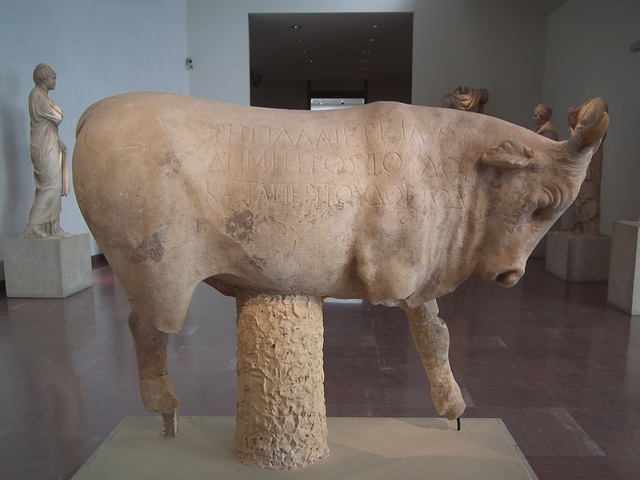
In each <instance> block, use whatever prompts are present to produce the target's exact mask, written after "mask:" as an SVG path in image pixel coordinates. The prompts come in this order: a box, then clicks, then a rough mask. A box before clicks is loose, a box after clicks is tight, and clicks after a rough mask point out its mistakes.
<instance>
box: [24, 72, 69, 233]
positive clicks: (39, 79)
mask: <svg viewBox="0 0 640 480" xmlns="http://www.w3.org/2000/svg"><path fill="white" fill-rule="evenodd" d="M33 81H34V83H35V87H34V88H33V90H31V92H30V93H29V118H30V124H31V135H30V140H31V143H30V149H29V150H30V153H31V163H32V164H33V181H34V184H35V188H36V192H35V196H34V199H33V205H32V207H31V211H30V212H29V221H28V224H27V227H26V228H25V230H24V232H23V233H22V235H21V236H22V237H59V236H63V235H64V234H65V232H64V230H62V228H60V211H61V210H62V202H61V197H62V196H66V195H67V194H68V193H69V168H68V166H67V147H66V146H65V144H64V143H62V141H60V137H59V136H58V125H60V122H62V109H61V108H60V107H59V106H58V105H56V104H55V103H54V102H53V100H51V98H50V97H49V95H48V93H49V91H50V90H53V89H54V88H55V87H56V72H55V71H54V70H53V68H51V67H50V66H48V65H45V64H44V63H41V64H39V65H38V66H36V68H35V69H34V70H33Z"/></svg>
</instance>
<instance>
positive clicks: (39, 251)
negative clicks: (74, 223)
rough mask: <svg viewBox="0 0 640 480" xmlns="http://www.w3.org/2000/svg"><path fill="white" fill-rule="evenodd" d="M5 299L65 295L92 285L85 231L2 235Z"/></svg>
mask: <svg viewBox="0 0 640 480" xmlns="http://www.w3.org/2000/svg"><path fill="white" fill-rule="evenodd" d="M2 248H3V250H4V273H5V283H6V290H7V297H9V298H66V297H68V296H70V295H73V294H74V293H77V292H79V291H80V290H84V289H85V288H89V287H90V286H92V285H93V276H92V273H91V251H90V248H89V234H88V233H69V234H67V235H66V236H64V237H44V238H34V237H26V238H22V237H17V238H5V239H4V240H3V242H2Z"/></svg>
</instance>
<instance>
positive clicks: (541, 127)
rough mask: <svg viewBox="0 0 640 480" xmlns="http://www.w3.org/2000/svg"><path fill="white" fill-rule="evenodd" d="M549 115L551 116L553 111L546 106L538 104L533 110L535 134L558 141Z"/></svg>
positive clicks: (556, 132)
mask: <svg viewBox="0 0 640 480" xmlns="http://www.w3.org/2000/svg"><path fill="white" fill-rule="evenodd" d="M551 115H553V110H552V109H551V108H550V107H547V106H546V105H542V104H539V105H538V106H537V107H536V108H535V109H534V110H533V121H534V122H535V123H536V130H535V132H536V133H537V134H538V135H542V136H543V137H547V138H550V139H551V140H556V141H558V140H559V137H558V131H557V130H556V127H554V126H553V125H552V124H551Z"/></svg>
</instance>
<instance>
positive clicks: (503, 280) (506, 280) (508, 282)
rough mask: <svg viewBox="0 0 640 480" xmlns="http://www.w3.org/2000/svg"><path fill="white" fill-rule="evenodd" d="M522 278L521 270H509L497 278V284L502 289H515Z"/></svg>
mask: <svg viewBox="0 0 640 480" xmlns="http://www.w3.org/2000/svg"><path fill="white" fill-rule="evenodd" d="M521 276H522V272H520V270H507V271H504V272H502V273H500V274H498V275H497V276H496V278H495V283H497V284H498V285H500V286H502V287H507V288H509V287H513V286H514V285H515V284H516V283H518V280H520V277H521Z"/></svg>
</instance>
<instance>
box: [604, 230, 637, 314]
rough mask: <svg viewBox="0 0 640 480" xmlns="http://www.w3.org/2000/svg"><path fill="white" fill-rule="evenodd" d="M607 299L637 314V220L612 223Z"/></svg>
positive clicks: (610, 302)
mask: <svg viewBox="0 0 640 480" xmlns="http://www.w3.org/2000/svg"><path fill="white" fill-rule="evenodd" d="M607 301H608V302H609V304H611V305H613V306H614V307H617V308H619V309H620V310H622V311H623V312H627V313H629V314H631V315H640V223H638V222H624V221H623V222H616V223H614V225H613V240H612V242H611V261H610V263H609V286H608V291H607Z"/></svg>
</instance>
